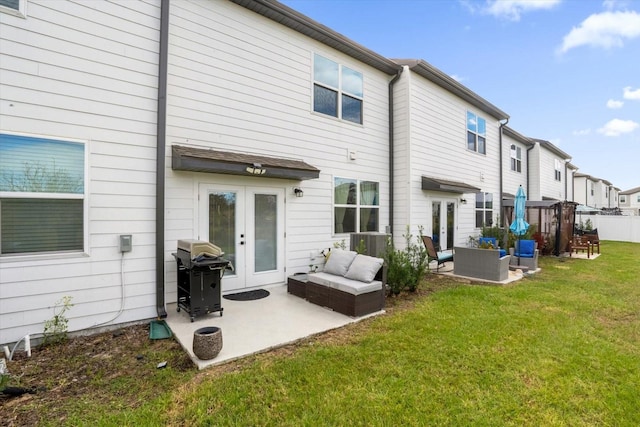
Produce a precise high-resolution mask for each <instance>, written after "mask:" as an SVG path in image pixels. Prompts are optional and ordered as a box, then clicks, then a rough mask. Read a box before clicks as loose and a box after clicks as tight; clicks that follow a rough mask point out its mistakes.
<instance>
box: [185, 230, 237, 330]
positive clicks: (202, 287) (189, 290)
mask: <svg viewBox="0 0 640 427" xmlns="http://www.w3.org/2000/svg"><path fill="white" fill-rule="evenodd" d="M210 247H212V245H210V244H209V242H204V241H199V240H180V241H178V251H177V252H176V253H174V254H173V256H174V257H175V259H176V262H177V267H178V278H177V279H178V283H177V284H178V308H177V310H178V312H179V311H180V309H184V310H185V311H186V312H187V313H189V316H190V317H191V321H192V322H193V321H194V319H195V318H196V317H198V316H202V315H205V314H209V313H214V312H216V311H219V312H220V316H222V311H223V308H222V303H221V300H222V290H221V287H222V285H221V281H222V276H223V275H224V271H225V269H226V268H227V266H228V265H229V261H228V260H226V259H224V258H222V256H221V255H222V253H221V252H219V251H215V250H211V249H209V248H210ZM214 248H215V247H214ZM203 249H204V250H203ZM216 249H217V248H216ZM216 252H218V253H219V254H220V255H216Z"/></svg>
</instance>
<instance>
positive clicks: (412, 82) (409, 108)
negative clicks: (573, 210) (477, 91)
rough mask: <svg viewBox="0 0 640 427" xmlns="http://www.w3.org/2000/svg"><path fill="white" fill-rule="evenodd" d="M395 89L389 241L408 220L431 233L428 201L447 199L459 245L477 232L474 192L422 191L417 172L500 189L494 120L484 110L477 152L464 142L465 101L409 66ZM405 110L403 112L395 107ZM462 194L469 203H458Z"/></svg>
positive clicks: (399, 234)
mask: <svg viewBox="0 0 640 427" xmlns="http://www.w3.org/2000/svg"><path fill="white" fill-rule="evenodd" d="M394 91H395V93H396V98H395V99H394V101H395V102H394V109H395V111H394V116H395V130H396V136H395V138H394V144H395V147H396V151H395V156H394V164H395V168H394V171H395V172H396V176H395V180H394V181H395V183H396V188H395V189H394V192H395V193H396V199H395V211H394V212H395V215H396V216H397V218H394V219H395V224H394V232H395V234H394V242H395V243H396V244H398V245H401V244H403V242H404V241H403V239H402V234H403V233H404V231H405V227H406V226H407V225H409V226H410V231H411V233H412V234H413V235H417V233H418V227H419V226H423V227H424V232H425V234H426V235H430V234H432V233H431V231H432V230H431V227H432V218H431V214H432V212H431V208H432V201H433V200H442V199H446V200H451V201H455V202H456V204H457V208H456V226H457V228H456V230H455V242H454V246H459V245H464V244H466V241H467V238H468V236H470V235H472V234H475V233H477V231H476V227H475V205H474V203H473V202H472V201H473V200H474V193H475V192H474V191H473V190H471V191H470V192H469V193H465V194H460V193H446V192H436V191H424V190H422V176H429V177H433V178H441V179H445V180H452V181H458V182H462V183H466V184H468V185H472V186H475V187H478V188H480V189H481V191H482V192H487V193H491V194H494V195H495V194H499V191H500V190H499V189H500V177H499V176H500V158H499V156H500V152H499V122H498V120H497V119H495V118H491V117H490V116H488V115H485V116H484V118H485V120H486V147H487V152H486V155H483V156H478V154H477V153H476V152H474V151H471V150H468V149H467V145H466V143H463V142H464V141H466V138H467V112H468V111H470V110H471V107H472V106H471V105H470V104H468V103H467V102H466V101H463V100H462V99H460V98H458V97H457V96H455V95H453V94H452V93H451V92H449V91H447V90H445V89H443V88H442V87H440V86H437V85H436V84H434V83H432V82H431V81H429V80H426V79H424V78H423V77H421V76H419V75H418V74H416V73H413V72H411V71H410V70H408V69H405V71H404V72H403V73H402V75H401V77H400V79H399V80H398V82H397V83H396V85H395V87H394ZM404 111H406V112H408V114H402V113H400V112H404ZM473 111H476V110H473ZM477 114H480V112H479V111H477ZM480 115H481V116H482V114H480ZM514 191H515V190H514ZM463 198H464V199H466V200H468V203H466V204H462V203H460V199H463ZM494 205H495V206H494V209H496V210H497V209H499V201H498V200H494ZM403 221H404V222H403Z"/></svg>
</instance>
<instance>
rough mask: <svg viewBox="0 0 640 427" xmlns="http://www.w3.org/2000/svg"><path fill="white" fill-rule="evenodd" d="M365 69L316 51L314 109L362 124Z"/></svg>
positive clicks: (314, 60)
mask: <svg viewBox="0 0 640 427" xmlns="http://www.w3.org/2000/svg"><path fill="white" fill-rule="evenodd" d="M362 104H363V79H362V73H359V72H357V71H354V70H352V69H351V68H348V67H345V66H344V65H341V64H338V63H337V62H334V61H332V60H330V59H327V58H325V57H324V56H320V55H318V54H315V55H314V57H313V111H315V112H317V113H322V114H326V115H328V116H332V117H337V118H339V119H342V120H347V121H350V122H353V123H358V124H362Z"/></svg>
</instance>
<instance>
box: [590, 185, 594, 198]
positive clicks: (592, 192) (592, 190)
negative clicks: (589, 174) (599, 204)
mask: <svg viewBox="0 0 640 427" xmlns="http://www.w3.org/2000/svg"><path fill="white" fill-rule="evenodd" d="M590 187H591V195H592V196H593V195H594V194H595V191H594V189H593V182H592V183H590Z"/></svg>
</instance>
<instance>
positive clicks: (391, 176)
mask: <svg viewBox="0 0 640 427" xmlns="http://www.w3.org/2000/svg"><path fill="white" fill-rule="evenodd" d="M403 70H404V67H403V68H400V70H399V71H398V74H396V75H395V77H394V78H393V79H391V81H390V82H389V231H388V232H389V234H391V236H393V220H394V218H393V209H394V203H393V198H394V197H395V194H394V191H393V187H394V185H395V181H394V173H393V171H394V166H393V162H394V156H393V150H394V140H393V134H394V129H393V85H394V84H395V83H396V82H397V81H398V79H399V78H400V75H401V74H402V71H403Z"/></svg>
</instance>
